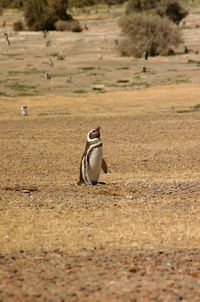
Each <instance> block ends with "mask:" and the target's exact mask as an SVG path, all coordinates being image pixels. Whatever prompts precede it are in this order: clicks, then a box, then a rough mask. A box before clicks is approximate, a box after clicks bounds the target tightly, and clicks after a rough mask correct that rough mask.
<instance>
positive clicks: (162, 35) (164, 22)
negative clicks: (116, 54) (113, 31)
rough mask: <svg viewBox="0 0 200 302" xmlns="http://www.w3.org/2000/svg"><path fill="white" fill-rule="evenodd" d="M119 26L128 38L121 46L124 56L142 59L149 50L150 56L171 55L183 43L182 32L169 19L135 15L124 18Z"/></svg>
mask: <svg viewBox="0 0 200 302" xmlns="http://www.w3.org/2000/svg"><path fill="white" fill-rule="evenodd" d="M119 25H120V27H121V29H122V33H123V35H125V36H126V38H125V39H124V40H122V42H121V43H120V45H119V49H120V53H121V55H123V56H135V57H137V58H140V57H142V56H143V54H144V52H145V51H147V50H148V52H149V55H150V56H155V55H169V54H171V52H172V51H173V48H174V47H176V46H178V45H179V44H180V43H182V38H181V33H180V31H179V30H178V28H176V27H175V26H173V25H172V23H171V22H170V21H169V20H168V19H167V18H161V17H159V16H156V15H146V14H135V15H129V16H125V17H123V18H122V19H121V20H120V22H119Z"/></svg>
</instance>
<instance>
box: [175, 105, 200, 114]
mask: <svg viewBox="0 0 200 302" xmlns="http://www.w3.org/2000/svg"><path fill="white" fill-rule="evenodd" d="M172 111H175V112H177V113H189V112H196V111H200V104H197V105H194V106H191V107H189V108H188V109H178V110H175V107H173V110H172Z"/></svg>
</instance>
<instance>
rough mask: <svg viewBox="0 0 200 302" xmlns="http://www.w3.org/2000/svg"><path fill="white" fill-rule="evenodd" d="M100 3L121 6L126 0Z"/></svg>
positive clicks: (106, 0)
mask: <svg viewBox="0 0 200 302" xmlns="http://www.w3.org/2000/svg"><path fill="white" fill-rule="evenodd" d="M102 2H103V3H105V4H108V5H115V4H122V3H124V2H127V0H104V1H102Z"/></svg>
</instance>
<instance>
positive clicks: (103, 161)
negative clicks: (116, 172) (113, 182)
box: [101, 158, 108, 174]
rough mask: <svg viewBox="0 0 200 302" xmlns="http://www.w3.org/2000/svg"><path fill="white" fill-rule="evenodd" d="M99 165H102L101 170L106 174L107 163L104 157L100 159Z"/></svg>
mask: <svg viewBox="0 0 200 302" xmlns="http://www.w3.org/2000/svg"><path fill="white" fill-rule="evenodd" d="M101 167H102V170H103V172H104V173H105V174H107V172H108V167H107V164H106V162H105V159H104V158H103V159H102V165H101Z"/></svg>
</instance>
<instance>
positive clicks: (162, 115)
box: [0, 7, 200, 302]
mask: <svg viewBox="0 0 200 302" xmlns="http://www.w3.org/2000/svg"><path fill="white" fill-rule="evenodd" d="M122 13H123V9H122V8H121V7H119V8H115V9H113V8H112V9H111V10H110V11H109V12H108V11H107V8H104V7H101V8H99V9H98V11H96V10H95V11H91V13H90V14H89V12H88V11H87V13H84V14H83V13H81V14H80V12H75V15H76V16H77V18H79V20H80V22H81V23H82V24H83V25H84V24H85V23H86V24H87V25H88V27H89V30H88V31H86V30H85V31H83V32H82V33H68V32H50V33H48V35H47V38H46V39H44V38H43V34H42V33H41V32H37V33H31V32H19V33H15V32H13V31H12V24H13V22H15V21H16V20H18V19H19V16H20V14H21V13H19V12H17V11H14V10H8V11H5V12H4V15H3V16H1V17H0V22H2V23H3V21H5V20H6V27H1V29H0V30H1V37H2V38H1V39H0V47H1V48H0V49H1V53H0V62H1V70H0V89H1V90H0V93H1V96H0V140H1V148H0V156H1V165H0V301H2V302H5V301H6V302H7V301H31V302H32V301H48V302H49V301H126V302H127V301H170V302H171V301H199V299H200V298H199V297H200V264H199V263H200V182H199V176H200V156H199V147H200V146H199V142H200V127H199V124H200V111H199V107H200V106H199V104H200V100H199V95H200V86H199V84H200V78H199V72H200V69H199V68H200V67H199V66H198V64H197V62H198V60H199V51H200V44H199V40H198V35H199V33H200V28H199V23H200V20H199V13H200V8H199V9H198V7H194V8H193V9H192V10H191V13H190V15H189V16H188V17H187V18H186V23H185V24H184V25H183V24H182V25H180V27H181V26H182V29H181V30H182V33H183V37H184V41H185V44H186V45H187V47H188V48H189V53H188V54H183V48H181V47H180V49H179V50H177V54H176V55H174V56H170V57H155V58H149V60H148V61H147V62H144V59H134V58H125V57H120V56H119V53H118V51H117V47H116V45H115V43H114V41H115V40H116V39H121V36H120V30H119V28H118V25H117V20H118V18H119V16H120V15H121V14H122ZM4 32H7V33H8V35H9V37H10V41H11V45H10V46H8V45H7V43H6V41H5V39H4V37H3V33H4ZM47 41H51V42H49V43H50V45H49V46H47V44H46V43H47ZM61 51H62V52H63V53H64V60H59V54H60V53H61ZM98 53H101V54H102V57H103V58H102V59H100V60H98ZM49 59H51V61H52V62H53V64H52V63H51V64H49ZM144 64H145V65H146V67H147V72H146V73H141V66H142V65H144ZM45 72H48V73H49V74H50V75H51V79H49V80H48V79H46V78H45V76H44V74H45ZM69 76H70V77H71V79H72V81H71V82H69V81H67V77H69ZM96 86H97V87H100V89H101V90H94V87H96ZM22 105H26V106H27V108H28V113H29V115H28V116H26V117H21V116H20V108H21V106H22ZM96 126H101V137H102V141H103V144H104V158H105V159H106V161H107V164H108V169H109V173H108V174H107V175H104V174H103V173H102V174H101V177H100V180H101V181H103V182H105V183H106V184H105V185H97V186H77V184H76V182H77V181H78V176H79V162H80V158H81V154H82V152H83V149H84V147H85V140H86V135H87V132H88V131H89V130H90V129H91V128H93V127H96Z"/></svg>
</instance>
